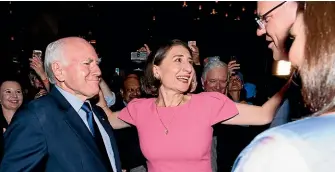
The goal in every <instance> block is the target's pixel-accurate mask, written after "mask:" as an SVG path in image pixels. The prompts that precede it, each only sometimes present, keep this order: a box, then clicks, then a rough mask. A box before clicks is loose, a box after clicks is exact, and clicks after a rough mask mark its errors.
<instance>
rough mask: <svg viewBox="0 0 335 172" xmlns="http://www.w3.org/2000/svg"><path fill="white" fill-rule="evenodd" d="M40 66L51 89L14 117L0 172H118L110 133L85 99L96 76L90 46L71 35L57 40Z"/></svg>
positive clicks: (98, 112)
mask: <svg viewBox="0 0 335 172" xmlns="http://www.w3.org/2000/svg"><path fill="white" fill-rule="evenodd" d="M44 65H45V70H46V72H47V75H48V77H49V80H50V82H51V83H52V84H54V85H55V86H54V87H53V88H52V90H51V92H50V93H49V94H48V95H46V96H44V97H41V98H39V99H37V100H34V101H32V102H31V103H29V104H28V105H27V106H26V107H24V108H23V109H22V110H21V111H19V112H17V113H16V114H15V117H14V119H13V121H12V123H11V125H10V126H9V128H8V129H7V131H6V133H5V153H4V158H3V161H2V164H1V167H0V171H1V172H14V171H15V172H17V171H38V172H40V171H47V172H61V171H64V172H78V171H81V172H84V171H86V172H92V171H99V172H121V168H120V167H121V166H120V160H119V155H118V150H117V146H116V143H115V140H114V136H113V129H112V127H111V126H110V124H109V122H108V120H107V117H106V115H105V113H104V112H103V110H102V109H101V108H99V107H97V106H95V105H94V104H91V103H90V101H89V99H90V98H92V97H94V96H95V95H97V94H98V93H99V81H100V75H101V71H100V69H99V66H98V57H97V54H96V52H95V50H94V48H93V47H92V46H91V45H90V44H89V43H88V42H87V41H85V40H84V39H81V38H77V37H68V38H63V39H60V40H57V41H55V42H53V43H51V44H49V45H48V47H47V49H46V53H45V64H44Z"/></svg>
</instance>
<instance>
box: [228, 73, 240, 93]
mask: <svg viewBox="0 0 335 172" xmlns="http://www.w3.org/2000/svg"><path fill="white" fill-rule="evenodd" d="M242 88H243V85H242V81H241V79H240V77H239V76H238V75H233V76H231V77H230V81H229V91H241V90H242Z"/></svg>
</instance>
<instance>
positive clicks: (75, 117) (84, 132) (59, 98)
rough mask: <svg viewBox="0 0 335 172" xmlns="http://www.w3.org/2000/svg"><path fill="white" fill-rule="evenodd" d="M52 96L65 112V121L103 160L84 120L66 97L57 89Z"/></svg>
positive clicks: (54, 89) (52, 91) (53, 90)
mask: <svg viewBox="0 0 335 172" xmlns="http://www.w3.org/2000/svg"><path fill="white" fill-rule="evenodd" d="M50 94H51V96H52V97H53V98H55V99H56V102H57V103H58V105H59V107H60V108H61V109H62V110H63V111H64V112H65V113H64V115H63V119H64V120H65V122H66V123H67V124H68V125H69V127H70V128H71V129H72V131H73V132H74V133H75V134H76V135H77V136H78V137H79V139H81V140H82V141H83V143H84V144H85V145H86V147H87V149H89V150H90V151H92V153H93V154H94V155H99V156H100V157H99V159H101V155H100V152H99V149H98V147H97V145H96V143H95V141H94V138H93V136H92V134H91V132H90V131H89V130H88V128H87V127H86V125H85V123H84V122H83V120H82V119H81V118H80V117H79V114H78V113H77V112H76V111H75V110H74V109H73V107H72V106H71V104H70V103H69V102H68V101H67V100H66V99H65V97H63V95H62V94H61V93H60V92H59V91H58V90H57V88H53V89H52V90H51V92H50Z"/></svg>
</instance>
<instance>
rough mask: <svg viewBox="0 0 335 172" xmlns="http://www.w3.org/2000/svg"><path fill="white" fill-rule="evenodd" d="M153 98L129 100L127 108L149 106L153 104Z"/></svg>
mask: <svg viewBox="0 0 335 172" xmlns="http://www.w3.org/2000/svg"><path fill="white" fill-rule="evenodd" d="M154 101H155V98H135V99H133V100H131V101H130V102H129V103H128V105H127V106H136V107H138V106H141V107H142V105H150V103H152V102H154Z"/></svg>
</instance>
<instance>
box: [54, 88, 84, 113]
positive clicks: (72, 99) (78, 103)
mask: <svg viewBox="0 0 335 172" xmlns="http://www.w3.org/2000/svg"><path fill="white" fill-rule="evenodd" d="M55 87H56V88H57V89H58V91H59V92H60V93H61V94H62V95H63V96H64V97H65V99H66V100H67V101H68V102H69V103H70V104H71V106H72V107H73V109H74V110H75V111H76V112H79V110H80V109H81V107H82V106H83V104H84V102H83V101H82V100H80V99H79V98H78V97H76V96H75V95H73V94H71V93H69V92H67V91H65V90H63V89H62V88H60V87H59V86H57V85H55Z"/></svg>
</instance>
